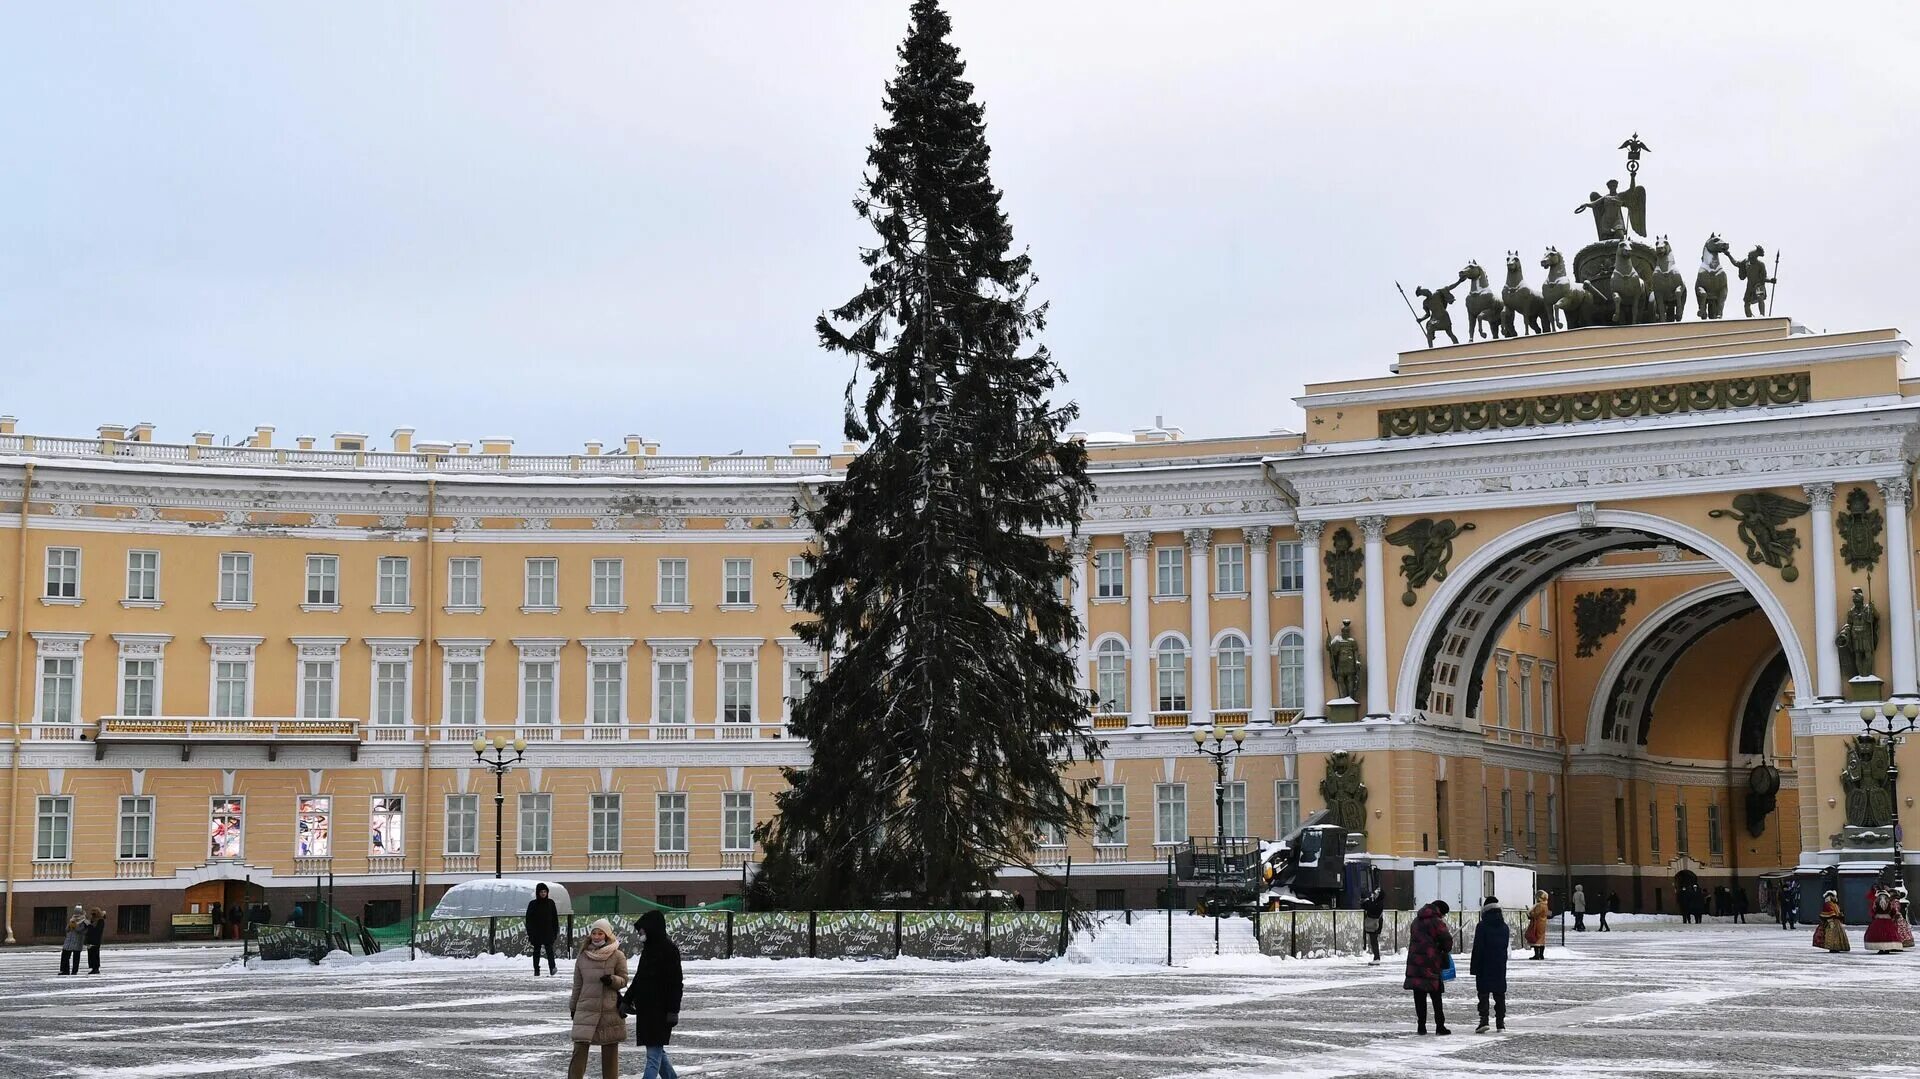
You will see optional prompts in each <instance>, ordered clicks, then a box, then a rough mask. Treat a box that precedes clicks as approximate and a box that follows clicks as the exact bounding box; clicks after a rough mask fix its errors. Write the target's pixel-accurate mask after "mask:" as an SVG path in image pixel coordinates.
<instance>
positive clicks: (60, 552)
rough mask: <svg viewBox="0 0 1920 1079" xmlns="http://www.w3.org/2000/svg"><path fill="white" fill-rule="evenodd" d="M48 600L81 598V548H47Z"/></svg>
mask: <svg viewBox="0 0 1920 1079" xmlns="http://www.w3.org/2000/svg"><path fill="white" fill-rule="evenodd" d="M46 597H47V598H48V599H79V598H80V548H78V547H49V548H47V591H46Z"/></svg>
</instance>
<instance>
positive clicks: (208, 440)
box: [193, 431, 213, 446]
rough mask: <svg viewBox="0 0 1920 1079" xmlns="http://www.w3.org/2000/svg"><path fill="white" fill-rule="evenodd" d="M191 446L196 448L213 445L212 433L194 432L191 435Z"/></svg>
mask: <svg viewBox="0 0 1920 1079" xmlns="http://www.w3.org/2000/svg"><path fill="white" fill-rule="evenodd" d="M193 444H194V445H196V446H211V445H213V432H212V431H195V432H194V433H193Z"/></svg>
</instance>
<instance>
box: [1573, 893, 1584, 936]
mask: <svg viewBox="0 0 1920 1079" xmlns="http://www.w3.org/2000/svg"><path fill="white" fill-rule="evenodd" d="M1573 931H1574V932H1576V933H1584V932H1586V931H1587V886H1586V885H1584V884H1576V885H1574V886H1573Z"/></svg>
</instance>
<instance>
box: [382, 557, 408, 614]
mask: <svg viewBox="0 0 1920 1079" xmlns="http://www.w3.org/2000/svg"><path fill="white" fill-rule="evenodd" d="M375 602H376V603H377V604H378V605H379V606H382V607H407V606H410V605H412V603H413V574H412V572H411V567H410V566H409V565H408V560H407V559H405V558H401V557H396V556H393V555H388V556H387V557H384V558H382V559H381V560H380V568H379V592H378V595H377V597H376V600H375Z"/></svg>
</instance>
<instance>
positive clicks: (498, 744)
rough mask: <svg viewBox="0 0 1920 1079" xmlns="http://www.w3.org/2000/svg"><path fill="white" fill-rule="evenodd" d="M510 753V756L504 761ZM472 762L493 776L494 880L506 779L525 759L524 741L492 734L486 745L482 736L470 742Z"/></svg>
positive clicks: (496, 868)
mask: <svg viewBox="0 0 1920 1079" xmlns="http://www.w3.org/2000/svg"><path fill="white" fill-rule="evenodd" d="M489 749H491V750H493V756H492V757H491V758H489V757H488V756H487V750H489ZM509 749H511V750H512V751H513V756H512V757H508V756H507V751H508V750H509ZM473 758H474V759H475V760H477V761H479V762H480V764H481V765H482V766H483V767H485V768H486V769H487V770H488V771H491V772H492V773H493V876H494V879H495V880H498V879H499V878H500V876H501V873H500V860H501V848H500V844H501V838H500V837H501V834H502V831H503V829H504V826H505V814H506V805H507V792H506V778H507V773H508V772H511V771H513V766H514V765H516V764H519V763H520V762H522V761H524V760H526V759H527V740H526V739H525V738H515V739H513V740H512V741H508V740H507V736H506V735H504V734H496V735H494V736H493V739H492V740H491V741H489V740H488V739H487V738H486V736H485V735H482V736H481V737H479V738H475V739H474V740H473Z"/></svg>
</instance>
